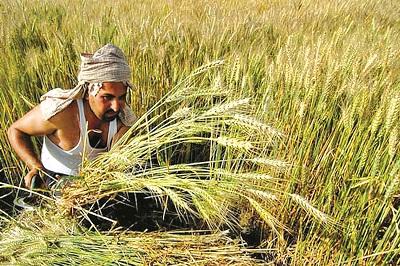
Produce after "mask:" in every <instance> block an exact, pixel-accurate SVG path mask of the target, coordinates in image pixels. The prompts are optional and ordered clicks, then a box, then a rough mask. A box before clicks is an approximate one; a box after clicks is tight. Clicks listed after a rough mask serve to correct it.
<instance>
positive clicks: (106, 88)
mask: <svg viewBox="0 0 400 266" xmlns="http://www.w3.org/2000/svg"><path fill="white" fill-rule="evenodd" d="M89 87H90V88H89V93H88V94H86V100H88V102H89V106H90V109H91V110H92V112H93V113H94V114H95V115H96V117H97V118H98V119H100V120H102V121H105V122H108V121H112V120H114V119H115V118H116V117H117V116H118V115H119V113H120V112H121V110H122V109H123V108H124V106H125V103H126V94H127V89H128V87H127V85H126V84H125V83H124V82H102V83H101V84H100V85H99V84H89Z"/></svg>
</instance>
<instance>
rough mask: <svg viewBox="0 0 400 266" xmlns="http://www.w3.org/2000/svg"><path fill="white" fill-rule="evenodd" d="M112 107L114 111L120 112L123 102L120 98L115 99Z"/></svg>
mask: <svg viewBox="0 0 400 266" xmlns="http://www.w3.org/2000/svg"><path fill="white" fill-rule="evenodd" d="M111 109H112V110H113V111H114V112H116V113H118V112H119V111H120V109H121V103H120V102H119V101H118V100H113V101H112V102H111Z"/></svg>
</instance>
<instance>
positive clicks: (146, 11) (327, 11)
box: [0, 0, 400, 265]
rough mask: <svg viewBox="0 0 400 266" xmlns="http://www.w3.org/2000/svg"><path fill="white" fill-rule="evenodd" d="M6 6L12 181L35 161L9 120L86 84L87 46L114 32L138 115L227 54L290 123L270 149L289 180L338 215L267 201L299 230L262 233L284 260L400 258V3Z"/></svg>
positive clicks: (279, 122) (2, 43) (2, 22)
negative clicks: (321, 219) (14, 146)
mask: <svg viewBox="0 0 400 266" xmlns="http://www.w3.org/2000/svg"><path fill="white" fill-rule="evenodd" d="M0 11H1V14H2V15H1V17H0V32H1V36H2V38H1V39H0V47H1V50H0V61H1V62H2V63H1V65H2V66H1V68H0V100H1V112H0V123H1V131H0V145H1V147H0V148H1V149H0V150H1V158H0V160H1V161H0V163H1V166H2V168H3V171H2V172H1V174H2V178H3V179H6V180H7V182H10V183H14V184H17V182H19V177H21V175H22V174H23V173H24V172H25V171H26V169H25V168H24V165H23V164H21V163H20V162H19V161H18V159H17V158H16V157H15V155H14V153H13V152H12V150H11V148H10V146H9V144H8V141H7V139H6V129H7V128H8V127H9V126H10V124H11V123H12V122H13V121H15V120H16V119H17V118H18V117H20V116H21V115H22V114H24V113H25V112H26V111H27V110H29V109H30V108H31V107H32V106H33V105H35V104H37V103H38V101H39V97H40V95H41V94H43V93H44V92H46V91H48V90H50V89H51V88H54V87H62V88H70V87H72V86H74V84H76V76H77V72H78V67H79V53H80V52H93V51H95V50H96V49H98V48H99V47H101V46H102V45H104V44H106V43H108V42H112V43H114V44H116V45H117V46H119V47H121V48H122V50H124V52H125V53H126V55H127V57H128V60H129V63H130V65H131V66H132V70H133V73H132V83H133V84H134V86H135V90H134V91H133V94H132V97H131V106H132V109H133V110H134V111H135V112H136V113H137V114H138V115H141V114H143V113H144V112H145V111H146V110H147V109H148V108H150V107H151V106H152V105H153V104H154V103H155V102H156V101H157V100H158V99H159V98H160V97H161V96H162V95H164V94H165V93H166V92H167V91H168V90H170V89H171V88H172V87H173V86H174V85H175V84H177V82H178V81H179V80H181V79H182V78H184V77H185V76H187V75H189V73H190V72H191V71H193V70H194V69H195V68H197V67H199V66H201V65H204V64H206V63H209V62H212V61H214V60H218V59H223V60H225V67H226V69H228V70H229V71H227V73H224V74H223V75H225V76H223V78H222V81H221V82H225V83H226V84H227V85H229V86H234V87H235V88H236V89H237V92H238V93H239V94H242V95H243V96H251V97H254V98H255V99H256V101H257V107H258V113H259V114H260V115H262V116H263V118H264V120H265V122H267V123H269V124H271V125H273V126H275V127H276V128H278V129H279V130H281V131H282V132H283V133H284V134H285V137H284V138H283V139H282V141H281V142H280V143H279V145H278V147H277V148H276V149H274V150H273V153H272V154H271V155H272V156H274V157H275V158H279V159H283V160H286V161H288V162H290V163H291V164H293V165H294V167H292V168H291V169H290V170H289V171H286V172H284V173H282V175H283V177H284V178H285V179H286V180H287V181H288V182H287V186H286V191H287V192H288V193H298V194H300V195H302V196H304V197H305V198H307V199H308V200H310V201H311V202H312V203H313V205H314V206H315V207H317V208H318V209H320V210H322V211H324V212H325V213H327V214H330V215H331V216H332V217H334V219H336V220H337V221H338V223H339V225H340V228H339V229H338V230H331V229H326V228H325V229H324V228H323V227H321V226H320V225H319V224H318V223H316V222H314V221H313V220H311V219H309V216H308V215H307V214H306V213H305V212H304V211H303V210H301V209H300V208H299V207H297V206H292V205H291V204H292V203H291V202H289V201H288V202H282V204H281V208H274V209H272V210H270V211H271V212H272V213H273V214H274V216H275V217H276V218H277V219H278V220H279V221H281V222H282V223H283V224H284V225H285V226H287V227H288V228H290V229H291V233H285V238H284V240H283V241H281V240H279V241H278V240H277V239H276V238H275V237H274V236H273V235H267V236H266V240H267V241H266V242H265V246H266V247H269V248H273V249H275V250H277V252H276V254H277V255H276V257H275V258H274V259H275V260H276V261H277V262H281V263H283V264H285V263H292V264H297V265H304V264H315V263H318V264H319V265H327V264H346V265H347V264H353V265H359V264H371V265H375V264H377V265H381V264H397V263H399V261H400V257H399V255H398V253H399V251H400V247H399V244H400V234H399V230H400V214H399V211H398V207H399V200H398V197H399V178H400V156H399V152H400V145H399V140H400V126H399V122H400V119H399V117H400V75H399V74H400V60H399V58H400V49H399V43H400V34H399V33H400V2H398V1H390V0H383V1H372V0H354V1H347V0H346V1H345V0H337V1H328V0H318V1H306V0H303V1H302V0H297V1H285V0H282V1H277V0H270V1H261V0H253V1H234V0H226V1H118V0H113V1H101V3H100V2H99V1H90V0H88V1H83V0H82V1H77V0H73V1H1V2H0ZM228 80H229V82H227V81H228ZM288 210H289V211H288Z"/></svg>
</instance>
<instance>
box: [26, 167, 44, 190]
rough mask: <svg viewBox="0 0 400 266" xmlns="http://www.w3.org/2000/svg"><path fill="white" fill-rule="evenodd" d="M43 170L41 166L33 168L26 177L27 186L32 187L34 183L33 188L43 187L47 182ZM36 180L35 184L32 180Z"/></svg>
mask: <svg viewBox="0 0 400 266" xmlns="http://www.w3.org/2000/svg"><path fill="white" fill-rule="evenodd" d="M41 171H43V170H42V169H39V168H33V169H32V170H30V171H29V172H28V174H27V175H26V176H25V177H24V182H25V187H26V188H28V189H30V188H32V185H33V186H34V187H33V188H35V186H36V187H40V188H42V187H43V186H44V184H45V182H44V180H43V178H42V174H41ZM34 177H36V179H35V180H34ZM33 181H35V184H32V182H33Z"/></svg>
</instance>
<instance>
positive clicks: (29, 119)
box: [7, 106, 57, 187]
mask: <svg viewBox="0 0 400 266" xmlns="http://www.w3.org/2000/svg"><path fill="white" fill-rule="evenodd" d="M56 129H57V128H56V126H55V124H53V123H52V122H50V121H48V120H45V119H44V118H43V115H42V113H41V111H40V109H39V106H36V107H35V108H33V109H32V110H31V111H29V112H28V113H27V114H25V115H24V116H23V117H21V118H20V119H18V120H17V121H16V122H14V123H13V124H12V125H11V126H10V128H9V129H8V131H7V136H8V139H9V141H10V144H11V146H12V147H13V149H14V150H15V152H16V153H17V155H18V157H19V158H20V159H21V160H22V161H24V162H25V163H26V165H27V166H28V167H29V169H30V170H31V171H30V172H29V173H28V175H27V176H26V177H25V185H26V186H27V187H29V186H30V182H31V179H32V177H33V176H34V175H36V174H37V173H38V169H43V165H42V163H41V161H40V159H39V157H38V155H37V154H36V153H35V151H34V149H33V145H32V140H31V136H43V135H48V134H51V133H53V132H54V131H55V130H56Z"/></svg>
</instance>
